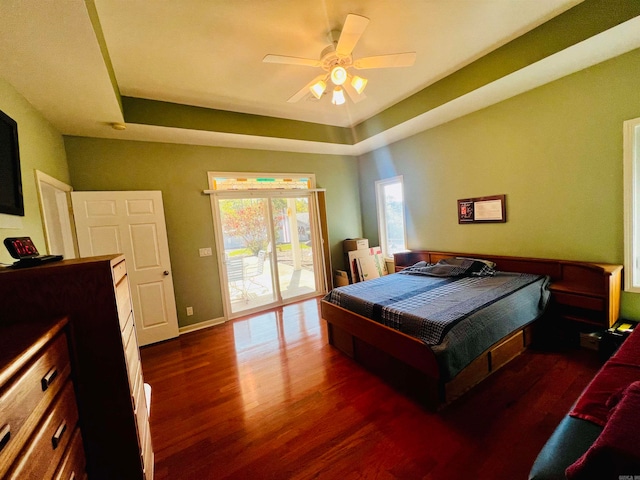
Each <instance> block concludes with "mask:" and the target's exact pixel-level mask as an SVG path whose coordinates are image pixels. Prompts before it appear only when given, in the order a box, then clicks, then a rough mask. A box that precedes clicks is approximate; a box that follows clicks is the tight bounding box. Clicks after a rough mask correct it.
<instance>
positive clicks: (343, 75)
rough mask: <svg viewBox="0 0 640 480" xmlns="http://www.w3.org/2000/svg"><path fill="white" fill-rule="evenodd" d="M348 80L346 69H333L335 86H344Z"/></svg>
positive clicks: (338, 67)
mask: <svg viewBox="0 0 640 480" xmlns="http://www.w3.org/2000/svg"><path fill="white" fill-rule="evenodd" d="M346 80H347V71H346V70H345V69H344V67H340V66H336V67H333V68H332V69H331V81H332V82H333V83H334V85H342V84H343V83H344V82H345V81H346Z"/></svg>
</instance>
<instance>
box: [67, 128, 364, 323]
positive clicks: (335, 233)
mask: <svg viewBox="0 0 640 480" xmlns="http://www.w3.org/2000/svg"><path fill="white" fill-rule="evenodd" d="M64 141H65V146H66V150H67V157H68V161H69V169H70V172H71V178H72V184H73V187H74V189H75V190H81V191H82V190H161V191H162V196H163V202H164V208H165V216H166V222H167V233H168V237H169V251H170V254H171V265H172V270H173V283H174V288H175V293H176V304H177V310H178V322H179V324H180V326H187V325H192V324H194V323H198V322H203V321H207V320H213V319H218V318H220V317H222V316H223V315H224V312H223V307H222V293H221V290H220V282H219V276H218V264H217V260H216V258H217V257H216V254H215V253H214V255H213V256H212V257H200V256H199V255H198V249H199V248H203V247H212V248H213V250H214V252H215V241H214V232H213V219H212V214H211V202H210V200H209V196H208V195H205V194H203V193H202V191H203V190H206V189H207V188H208V185H207V172H208V171H240V172H263V173H264V172H273V173H289V172H291V173H315V174H316V182H317V186H318V188H326V189H327V193H326V199H327V200H326V201H327V216H328V222H329V225H328V229H329V236H330V243H331V251H332V260H333V266H334V268H342V267H343V264H342V261H343V260H342V246H341V243H340V242H341V241H342V239H344V238H347V237H355V236H360V235H361V233H362V231H361V225H362V222H361V217H360V207H359V192H358V188H357V186H358V171H357V163H356V161H355V160H354V158H353V157H348V156H347V157H340V156H332V155H317V154H303V153H287V152H276V151H261V150H244V149H233V148H219V147H203V146H190V145H174V144H161V143H146V142H133V141H120V140H101V139H95V138H81V137H65V140H64ZM187 306H192V307H193V309H194V315H193V316H190V317H187V316H186V313H185V309H186V307H187Z"/></svg>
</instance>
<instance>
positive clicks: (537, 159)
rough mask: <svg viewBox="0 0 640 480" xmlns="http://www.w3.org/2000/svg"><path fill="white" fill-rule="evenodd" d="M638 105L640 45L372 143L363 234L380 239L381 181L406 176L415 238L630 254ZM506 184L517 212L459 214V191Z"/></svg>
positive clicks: (497, 249)
mask: <svg viewBox="0 0 640 480" xmlns="http://www.w3.org/2000/svg"><path fill="white" fill-rule="evenodd" d="M639 116H640V50H635V51H633V52H631V53H628V54H626V55H623V56H620V57H617V58H614V59H612V60H609V61H607V62H604V63H602V64H599V65H596V66H594V67H591V68H589V69H587V70H584V71H581V72H578V73H576V74H573V75H571V76H568V77H565V78H563V79H560V80H557V81H555V82H552V83H550V84H547V85H545V86H542V87H539V88H536V89H535V90H532V91H530V92H527V93H524V94H521V95H519V96H516V97H514V98H512V99H509V100H506V101H503V102H501V103H499V104H496V105H493V106H491V107H488V108H486V109H483V110H481V111H478V112H475V113H472V114H470V115H467V116H465V117H462V118H460V119H457V120H454V121H451V122H449V123H447V124H444V125H441V126H438V127H436V128H433V129H430V130H428V131H426V132H423V133H420V134H417V135H415V136H413V137H411V138H409V139H406V140H403V141H400V142H397V143H395V144H393V145H390V146H389V147H387V148H382V149H379V150H376V151H374V152H371V153H369V154H367V155H364V156H362V157H361V158H360V159H359V171H360V192H361V195H362V199H361V206H362V216H363V233H364V235H365V236H366V237H369V238H370V239H373V242H374V243H375V242H377V223H376V213H375V197H374V181H375V180H378V179H380V178H385V177H390V176H393V175H404V184H405V196H406V214H407V237H408V238H407V241H408V247H409V248H427V249H434V250H445V251H447V250H450V251H459V252H470V253H493V254H503V255H516V256H518V255H519V256H532V257H542V258H561V259H568V260H584V261H593V262H606V263H619V264H621V263H622V262H623V249H624V245H623V195H622V189H623V187H622V124H623V121H625V120H628V119H632V118H636V117H639ZM497 194H506V195H507V200H506V206H507V222H506V223H500V224H472V225H468V224H467V225H459V224H458V223H457V203H456V200H457V199H461V198H469V197H480V196H485V195H497ZM637 297H638V295H634V294H624V295H623V305H622V309H623V314H624V315H626V316H629V317H632V318H640V301H639V300H638V298H637Z"/></svg>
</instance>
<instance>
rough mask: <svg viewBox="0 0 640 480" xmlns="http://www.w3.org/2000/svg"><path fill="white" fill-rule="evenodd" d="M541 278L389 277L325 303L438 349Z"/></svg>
mask: <svg viewBox="0 0 640 480" xmlns="http://www.w3.org/2000/svg"><path fill="white" fill-rule="evenodd" d="M492 273H493V272H492ZM541 278H544V277H543V276H541V275H532V274H527V273H506V272H495V274H493V275H490V276H462V277H460V276H455V277H445V278H440V277H433V276H429V275H427V276H423V275H387V276H384V277H380V278H376V279H374V280H369V281H366V282H360V283H355V284H352V285H347V286H344V287H339V288H335V289H333V290H332V291H331V292H330V293H329V294H328V295H327V296H326V297H325V300H327V301H329V302H331V303H334V304H336V305H339V306H341V307H343V308H346V309H347V310H350V311H352V312H355V313H358V314H360V315H362V316H364V317H367V318H370V319H372V320H375V321H377V322H379V323H382V324H383V325H386V326H388V327H391V328H394V329H396V330H399V331H401V332H403V333H406V334H408V335H412V336H414V337H416V338H418V339H420V340H422V341H423V342H424V343H426V344H427V345H438V344H440V343H441V342H442V340H443V339H444V336H445V335H446V334H447V332H448V331H449V330H450V329H451V328H452V327H453V326H454V325H456V324H457V323H459V322H460V321H461V320H463V319H465V318H467V317H469V316H470V315H472V314H473V313H475V312H477V311H479V310H481V309H483V308H485V307H487V306H489V305H491V304H493V303H495V302H497V301H498V300H500V299H502V298H504V297H506V296H508V295H510V294H512V293H514V292H516V291H518V290H520V289H522V288H524V287H526V286H527V285H530V284H532V283H534V282H537V281H538V280H540V279H541Z"/></svg>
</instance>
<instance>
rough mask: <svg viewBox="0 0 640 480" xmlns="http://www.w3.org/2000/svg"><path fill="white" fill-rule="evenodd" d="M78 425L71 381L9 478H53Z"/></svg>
mask: <svg viewBox="0 0 640 480" xmlns="http://www.w3.org/2000/svg"><path fill="white" fill-rule="evenodd" d="M77 424H78V409H77V407H76V400H75V395H74V392H73V384H72V383H71V381H68V382H67V383H66V384H65V386H64V390H63V391H62V392H61V393H60V395H59V396H58V397H57V398H56V400H55V403H54V405H53V408H52V409H51V410H50V411H49V413H48V414H47V415H46V417H45V418H44V419H43V420H42V423H40V425H39V427H38V430H37V431H36V432H35V435H34V437H33V439H32V441H31V443H30V444H29V445H28V447H27V448H26V450H25V451H23V452H22V454H21V455H20V458H19V459H18V460H17V462H16V465H15V466H14V467H13V469H12V470H11V472H10V473H9V475H8V477H7V478H10V479H16V480H23V479H25V478H51V477H52V475H53V473H54V472H55V471H56V469H57V467H58V464H59V463H60V460H61V459H62V456H63V454H64V452H65V450H66V448H67V445H68V444H69V441H70V440H71V435H72V434H73V432H74V430H75V429H76V425H77Z"/></svg>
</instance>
